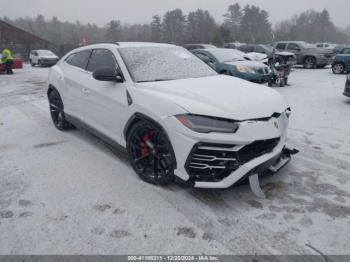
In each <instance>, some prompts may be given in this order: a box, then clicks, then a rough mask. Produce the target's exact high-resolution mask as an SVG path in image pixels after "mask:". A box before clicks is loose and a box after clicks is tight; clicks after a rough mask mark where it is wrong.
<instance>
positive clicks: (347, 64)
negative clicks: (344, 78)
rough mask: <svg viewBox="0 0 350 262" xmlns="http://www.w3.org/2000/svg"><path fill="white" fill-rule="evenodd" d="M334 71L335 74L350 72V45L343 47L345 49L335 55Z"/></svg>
mask: <svg viewBox="0 0 350 262" xmlns="http://www.w3.org/2000/svg"><path fill="white" fill-rule="evenodd" d="M332 71H333V73H334V74H343V73H345V72H350V47H346V48H343V50H342V51H341V52H340V53H339V54H337V55H336V56H335V57H334V60H333V62H332Z"/></svg>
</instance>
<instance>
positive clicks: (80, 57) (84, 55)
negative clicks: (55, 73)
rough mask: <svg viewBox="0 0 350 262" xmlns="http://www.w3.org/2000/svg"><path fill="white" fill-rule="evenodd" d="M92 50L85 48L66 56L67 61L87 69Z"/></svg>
mask: <svg viewBox="0 0 350 262" xmlns="http://www.w3.org/2000/svg"><path fill="white" fill-rule="evenodd" d="M90 54H91V50H84V51H80V52H77V53H74V54H71V55H70V56H68V57H67V58H66V60H65V61H66V63H67V64H69V65H71V66H75V67H78V68H81V69H85V68H86V66H87V63H88V61H89V57H90Z"/></svg>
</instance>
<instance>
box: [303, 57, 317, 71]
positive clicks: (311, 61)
mask: <svg viewBox="0 0 350 262" xmlns="http://www.w3.org/2000/svg"><path fill="white" fill-rule="evenodd" d="M315 67H316V58H314V57H312V56H308V57H306V58H305V59H304V68H306V69H312V68H315Z"/></svg>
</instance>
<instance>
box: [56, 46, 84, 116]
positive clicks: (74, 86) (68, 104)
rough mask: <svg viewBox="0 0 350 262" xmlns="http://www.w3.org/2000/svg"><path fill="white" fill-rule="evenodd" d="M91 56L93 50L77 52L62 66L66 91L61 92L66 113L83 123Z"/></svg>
mask: <svg viewBox="0 0 350 262" xmlns="http://www.w3.org/2000/svg"><path fill="white" fill-rule="evenodd" d="M90 54H91V50H84V51H80V52H76V53H73V54H71V55H70V56H68V57H67V58H66V59H65V61H64V64H63V66H62V70H63V75H64V81H65V90H63V92H61V96H62V99H63V103H64V107H65V109H64V111H65V112H66V113H67V114H70V115H71V116H74V117H76V118H78V119H80V120H82V121H84V117H83V107H84V96H83V90H84V89H85V85H84V83H85V81H84V79H86V78H87V76H89V74H88V72H87V71H86V66H87V63H88V60H89V57H90Z"/></svg>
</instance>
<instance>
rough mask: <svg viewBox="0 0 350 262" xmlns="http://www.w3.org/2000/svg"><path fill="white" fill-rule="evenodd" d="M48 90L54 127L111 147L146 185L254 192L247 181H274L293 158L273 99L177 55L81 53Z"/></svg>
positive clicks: (138, 46) (94, 49)
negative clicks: (268, 176) (269, 175)
mask: <svg viewBox="0 0 350 262" xmlns="http://www.w3.org/2000/svg"><path fill="white" fill-rule="evenodd" d="M48 81H49V86H48V90H47V95H48V100H49V106H50V112H51V117H52V120H53V124H54V125H55V127H56V128H57V129H59V130H69V129H71V128H72V127H73V125H74V126H83V127H85V128H87V129H88V130H90V131H91V132H93V133H95V134H96V135H97V136H99V137H101V138H102V139H103V140H105V141H107V142H108V143H111V144H113V145H118V144H119V145H120V146H121V147H122V148H125V149H126V150H127V152H128V155H129V157H130V161H131V165H132V167H133V168H134V170H135V172H136V173H137V174H138V175H139V176H140V177H141V178H142V179H144V180H145V181H147V182H150V183H154V184H168V183H170V182H171V181H173V179H174V178H175V177H177V178H178V179H179V180H183V181H186V182H187V183H188V184H190V185H193V186H195V187H202V188H227V187H230V186H232V185H233V184H236V183H237V182H239V181H240V180H241V179H244V178H246V177H249V178H250V179H249V181H250V182H251V187H252V189H260V187H259V186H258V187H257V186H256V182H257V179H258V175H257V174H262V173H263V172H265V171H266V170H271V171H273V172H276V171H278V170H279V169H280V168H282V167H283V166H284V165H285V164H287V163H288V161H289V160H290V159H291V154H293V153H296V151H295V150H290V149H289V148H288V147H287V146H286V134H287V127H288V122H289V115H290V113H291V111H290V108H289V106H288V104H287V103H286V100H285V99H284V98H283V97H282V96H281V95H280V94H279V93H278V92H276V91H275V90H273V89H271V88H268V87H265V86H259V85H256V84H254V83H250V82H247V81H243V80H241V79H238V78H235V77H229V76H224V75H218V74H217V73H216V72H215V71H214V70H213V69H211V68H210V67H209V66H207V65H206V64H205V63H203V62H202V61H201V60H200V59H198V58H197V57H195V56H194V55H193V54H191V53H190V52H188V51H187V50H185V49H184V48H181V47H178V46H174V45H168V44H153V43H116V44H111V43H106V44H96V45H90V46H84V47H81V48H78V49H75V50H73V51H71V52H69V53H68V54H67V55H65V56H64V57H63V58H62V59H61V60H60V61H59V62H58V63H57V64H56V65H55V66H53V67H52V68H51V69H50V72H49V79H48ZM252 119H254V120H252ZM252 170H254V171H253V172H252ZM257 185H259V183H257Z"/></svg>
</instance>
